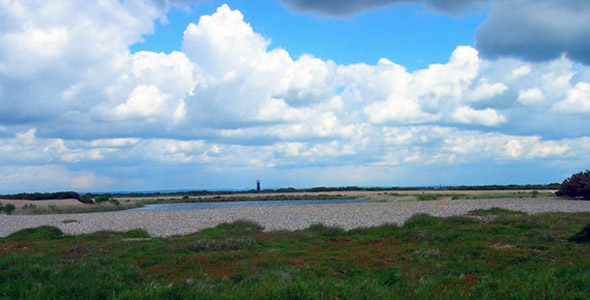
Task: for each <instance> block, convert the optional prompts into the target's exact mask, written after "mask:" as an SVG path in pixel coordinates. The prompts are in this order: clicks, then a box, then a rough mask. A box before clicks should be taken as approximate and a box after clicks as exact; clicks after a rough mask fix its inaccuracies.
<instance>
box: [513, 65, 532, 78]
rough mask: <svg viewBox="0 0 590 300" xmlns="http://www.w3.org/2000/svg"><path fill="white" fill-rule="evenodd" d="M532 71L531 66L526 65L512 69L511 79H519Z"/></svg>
mask: <svg viewBox="0 0 590 300" xmlns="http://www.w3.org/2000/svg"><path fill="white" fill-rule="evenodd" d="M529 73H531V67H529V66H527V65H525V66H521V67H518V68H516V69H514V70H512V73H511V74H510V79H518V78H520V77H523V76H526V75H528V74H529Z"/></svg>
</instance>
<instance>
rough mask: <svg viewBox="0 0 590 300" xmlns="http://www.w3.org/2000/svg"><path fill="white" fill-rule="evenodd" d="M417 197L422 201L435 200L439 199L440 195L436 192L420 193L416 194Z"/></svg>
mask: <svg viewBox="0 0 590 300" xmlns="http://www.w3.org/2000/svg"><path fill="white" fill-rule="evenodd" d="M416 199H418V200H420V201H433V200H438V195H436V194H420V195H416Z"/></svg>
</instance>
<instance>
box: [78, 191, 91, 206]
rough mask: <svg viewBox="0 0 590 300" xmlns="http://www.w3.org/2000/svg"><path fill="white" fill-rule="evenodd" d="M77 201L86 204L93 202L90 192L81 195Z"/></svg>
mask: <svg viewBox="0 0 590 300" xmlns="http://www.w3.org/2000/svg"><path fill="white" fill-rule="evenodd" d="M79 201H80V202H82V203H86V204H92V203H94V202H93V201H92V194H90V193H88V194H86V195H84V196H81V197H80V200H79Z"/></svg>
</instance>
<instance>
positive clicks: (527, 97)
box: [516, 88, 545, 105]
mask: <svg viewBox="0 0 590 300" xmlns="http://www.w3.org/2000/svg"><path fill="white" fill-rule="evenodd" d="M516 100H517V101H518V102H520V103H522V104H524V105H530V104H536V103H539V102H541V101H543V100H545V96H544V95H543V92H542V91H541V89H540V88H530V89H527V90H522V91H520V92H519V93H518V98H517V99H516Z"/></svg>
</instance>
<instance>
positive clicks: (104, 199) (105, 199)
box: [94, 196, 111, 203]
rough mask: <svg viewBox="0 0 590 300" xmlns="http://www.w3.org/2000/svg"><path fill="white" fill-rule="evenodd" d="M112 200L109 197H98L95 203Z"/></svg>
mask: <svg viewBox="0 0 590 300" xmlns="http://www.w3.org/2000/svg"><path fill="white" fill-rule="evenodd" d="M110 199H111V198H110V197H109V196H96V197H95V198H94V202H96V203H100V202H106V201H109V200H110Z"/></svg>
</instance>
